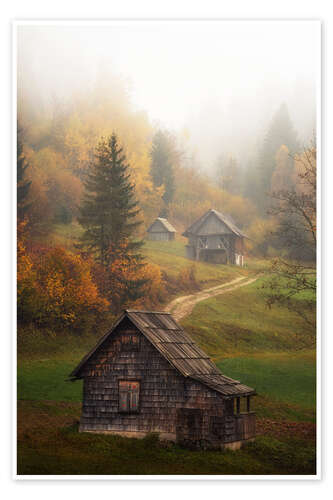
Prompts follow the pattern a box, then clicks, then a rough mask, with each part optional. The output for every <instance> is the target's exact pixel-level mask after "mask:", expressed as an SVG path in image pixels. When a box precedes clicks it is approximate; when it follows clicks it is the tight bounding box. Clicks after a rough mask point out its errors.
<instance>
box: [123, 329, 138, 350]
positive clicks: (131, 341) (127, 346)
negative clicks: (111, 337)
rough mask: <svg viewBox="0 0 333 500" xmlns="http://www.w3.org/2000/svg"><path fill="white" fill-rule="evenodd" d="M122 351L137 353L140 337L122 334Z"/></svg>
mask: <svg viewBox="0 0 333 500" xmlns="http://www.w3.org/2000/svg"><path fill="white" fill-rule="evenodd" d="M121 346H122V350H123V351H138V350H139V349H140V337H139V335H136V334H128V333H126V334H123V335H122V336H121Z"/></svg>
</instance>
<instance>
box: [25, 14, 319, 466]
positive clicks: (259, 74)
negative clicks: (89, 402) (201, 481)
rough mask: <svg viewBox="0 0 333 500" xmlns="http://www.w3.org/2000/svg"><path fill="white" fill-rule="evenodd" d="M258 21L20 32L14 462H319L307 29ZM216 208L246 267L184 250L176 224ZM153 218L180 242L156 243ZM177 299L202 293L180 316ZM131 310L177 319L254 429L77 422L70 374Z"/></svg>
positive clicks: (76, 392)
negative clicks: (245, 406) (148, 428)
mask: <svg viewBox="0 0 333 500" xmlns="http://www.w3.org/2000/svg"><path fill="white" fill-rule="evenodd" d="M264 24H265V23H263V26H262V28H258V27H257V26H255V25H251V23H249V24H248V26H247V27H244V26H243V25H241V24H238V25H234V26H233V24H232V23H230V25H229V26H226V27H225V32H223V28H222V33H221V31H220V30H221V26H220V27H218V26H215V25H214V26H212V29H208V30H206V31H205V30H202V27H197V28H194V27H192V28H191V27H190V26H188V27H184V26H177V23H175V25H172V23H171V24H169V25H163V26H160V27H159V26H158V25H156V26H153V24H150V25H147V26H144V25H142V26H141V27H140V26H138V25H136V26H135V25H131V24H129V25H125V26H114V27H112V26H110V27H102V26H101V27H98V28H97V27H59V26H58V27H55V26H52V27H36V26H30V27H29V26H23V27H20V29H19V31H18V67H17V79H18V80H17V81H18V83H17V84H18V88H17V340H18V347H17V349H18V473H19V474H314V473H315V436H316V434H315V416H316V407H315V406H316V405H315V403H316V394H315V387H316V367H315V359H316V353H315V346H316V336H315V335H316V100H315V92H316V86H315V83H316V82H315V69H314V68H315V61H316V54H315V51H314V48H313V45H314V41H313V40H314V35H313V33H312V32H311V29H310V28H309V30H310V31H309V32H308V31H307V29H308V28H306V27H304V26H303V27H302V26H299V27H297V26H295V25H293V24H292V25H290V26H288V27H287V26H284V27H282V26H276V25H274V27H269V23H268V25H266V26H264ZM303 28H304V29H303ZM196 29H197V30H199V31H198V32H197V31H196ZM184 30H185V31H184ZM281 30H282V31H283V37H280V36H279V33H280V32H281V33H282V31H281ZM198 34H199V35H198ZM185 35H186V36H185ZM197 35H198V36H197ZM308 35H309V36H308ZM263 40H264V41H263ZM210 209H214V210H216V211H218V212H220V213H222V214H225V215H226V216H227V217H229V218H230V220H232V221H233V223H234V224H236V226H237V227H238V228H240V229H241V230H242V231H243V232H244V234H245V235H246V238H245V240H244V245H245V248H244V262H243V265H242V266H238V265H234V264H233V265H232V264H230V263H227V264H220V263H218V264H216V263H215V264H214V263H211V262H204V261H197V260H190V259H189V258H188V256H187V254H186V245H187V244H188V241H187V239H186V237H185V236H183V233H184V231H185V230H186V229H187V228H188V227H189V226H190V225H191V224H193V223H194V222H195V221H196V220H197V219H199V218H200V217H201V216H202V215H203V214H205V213H206V212H207V211H208V210H210ZM157 217H160V218H163V219H167V221H169V223H171V224H172V226H173V227H174V228H175V229H176V233H175V238H174V239H173V240H172V241H151V240H150V239H149V238H148V237H147V229H148V228H149V226H150V225H151V224H152V223H153V221H154V220H155V219H156V218H157ZM236 279H239V280H240V281H239V282H240V283H241V284H242V285H243V286H239V287H238V286H237V287H236V286H235V287H234V288H230V291H229V290H228V291H227V292H226V293H223V294H217V293H213V294H211V295H210V293H209V291H210V289H212V288H214V287H218V286H223V285H226V284H228V283H229V282H231V281H233V280H236ZM242 280H243V281H242ZM204 291H206V292H207V295H206V296H205V297H204V299H202V300H199V298H200V297H201V295H200V294H202V292H204ZM182 296H197V297H198V300H197V301H196V303H195V305H193V306H192V308H191V309H188V310H186V311H185V309H184V310H183V311H182V310H181V309H180V308H179V311H178V310H177V307H180V306H177V307H176V306H175V307H176V308H173V304H175V303H177V302H175V300H176V299H178V298H179V297H182ZM127 308H131V309H138V310H151V311H154V310H156V311H162V310H170V311H171V312H174V313H175V317H177V314H178V313H179V321H180V323H181V325H182V326H184V327H185V328H186V331H187V332H189V334H190V335H191V336H192V337H193V338H194V340H195V342H196V343H197V344H198V345H200V347H201V348H202V349H203V350H204V351H205V352H207V354H208V355H209V356H210V357H211V358H212V359H213V360H214V361H215V363H216V364H217V365H218V367H219V368H220V369H221V371H222V372H223V373H226V374H228V375H230V376H231V377H235V378H237V379H241V380H242V381H244V383H246V384H248V385H250V386H252V387H255V388H256V391H257V394H258V395H257V396H256V398H255V403H254V404H255V409H254V410H255V412H256V415H257V438H256V440H255V441H254V442H253V443H249V444H248V445H247V446H245V447H244V448H242V449H241V450H239V451H238V452H232V451H224V452H214V451H202V450H200V451H195V452H193V451H189V450H186V449H182V448H181V447H179V446H178V445H173V446H171V445H170V446H167V447H166V446H164V445H163V443H160V442H159V440H158V436H155V435H151V436H147V437H146V438H144V439H142V440H136V439H133V438H132V439H130V438H120V437H114V436H102V435H100V436H98V435H95V436H94V435H88V434H85V433H81V434H79V433H78V432H77V422H78V419H79V416H80V408H81V406H80V405H81V396H82V386H81V385H80V382H76V383H75V384H74V383H71V382H66V379H67V378H68V375H69V373H70V372H71V370H72V369H73V368H74V366H75V365H76V364H77V363H78V361H79V360H80V359H81V358H82V357H83V355H84V354H85V353H86V352H87V351H89V350H90V349H91V347H92V346H93V345H94V344H95V343H96V342H97V340H98V339H99V338H100V337H101V336H102V335H103V334H104V333H105V332H106V331H107V330H108V329H110V327H111V325H112V324H113V322H114V321H115V319H116V318H117V317H118V316H119V314H120V313H121V312H122V310H124V309H127ZM177 311H178V312H177ZM124 457H125V458H124Z"/></svg>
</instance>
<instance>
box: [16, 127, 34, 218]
mask: <svg viewBox="0 0 333 500" xmlns="http://www.w3.org/2000/svg"><path fill="white" fill-rule="evenodd" d="M21 134H22V130H21V129H20V128H19V127H18V129H17V220H18V221H22V220H23V219H24V217H25V216H26V213H27V211H28V209H29V206H30V205H29V203H27V197H28V194H29V189H30V184H31V181H26V180H25V179H24V177H25V171H26V169H27V168H28V167H29V165H28V163H27V161H26V158H25V156H24V151H23V144H22V139H21Z"/></svg>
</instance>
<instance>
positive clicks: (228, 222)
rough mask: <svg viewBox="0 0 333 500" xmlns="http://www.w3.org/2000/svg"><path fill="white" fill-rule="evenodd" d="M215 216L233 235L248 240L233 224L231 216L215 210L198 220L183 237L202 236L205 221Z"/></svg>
mask: <svg viewBox="0 0 333 500" xmlns="http://www.w3.org/2000/svg"><path fill="white" fill-rule="evenodd" d="M212 214H213V215H215V216H216V217H217V218H218V219H219V220H220V221H221V222H223V223H224V224H225V225H226V226H227V227H228V228H229V229H230V231H231V232H232V233H234V234H236V236H240V237H242V238H247V236H246V234H244V233H243V231H241V230H240V229H239V228H238V227H237V226H236V224H235V223H234V222H233V220H232V219H231V217H230V216H228V215H225V214H221V212H218V211H217V210H214V209H213V208H212V209H210V210H208V212H206V213H205V214H204V215H202V216H201V217H200V218H199V219H197V220H196V221H195V222H193V224H192V225H191V226H190V227H189V228H187V229H186V231H184V233H183V236H188V235H189V234H195V235H200V229H201V227H202V226H203V224H204V223H205V221H206V220H207V219H208V217H209V216H210V215H212Z"/></svg>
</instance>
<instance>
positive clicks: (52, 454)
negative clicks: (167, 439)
mask: <svg viewBox="0 0 333 500" xmlns="http://www.w3.org/2000/svg"><path fill="white" fill-rule="evenodd" d="M18 414H19V433H18V474H115V475H120V474H141V475H145V474H176V475H179V474H200V475H203V474H222V475H223V474H273V475H274V474H286V475H288V474H314V473H315V455H314V450H313V446H312V443H310V442H305V441H304V439H303V440H302V439H300V436H297V435H296V436H293V437H288V439H286V438H279V439H276V438H274V437H273V436H260V437H258V438H257V439H256V441H255V442H254V443H250V444H248V445H247V446H245V447H244V448H242V449H241V450H239V451H237V452H233V451H230V450H227V451H223V452H221V451H203V450H202V451H190V450H186V449H183V448H180V447H179V446H176V445H174V444H168V445H163V444H162V443H160V442H159V441H158V437H157V436H156V435H153V434H152V435H148V436H147V437H146V438H144V439H134V438H132V439H131V438H123V437H120V436H108V435H102V434H100V435H98V434H88V433H82V434H80V433H78V426H77V420H78V418H79V415H80V406H79V405H74V404H65V403H58V404H54V403H49V402H44V403H37V404H36V403H33V402H29V401H24V402H19V405H18ZM300 449H302V452H301V453H300V452H299V450H300Z"/></svg>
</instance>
